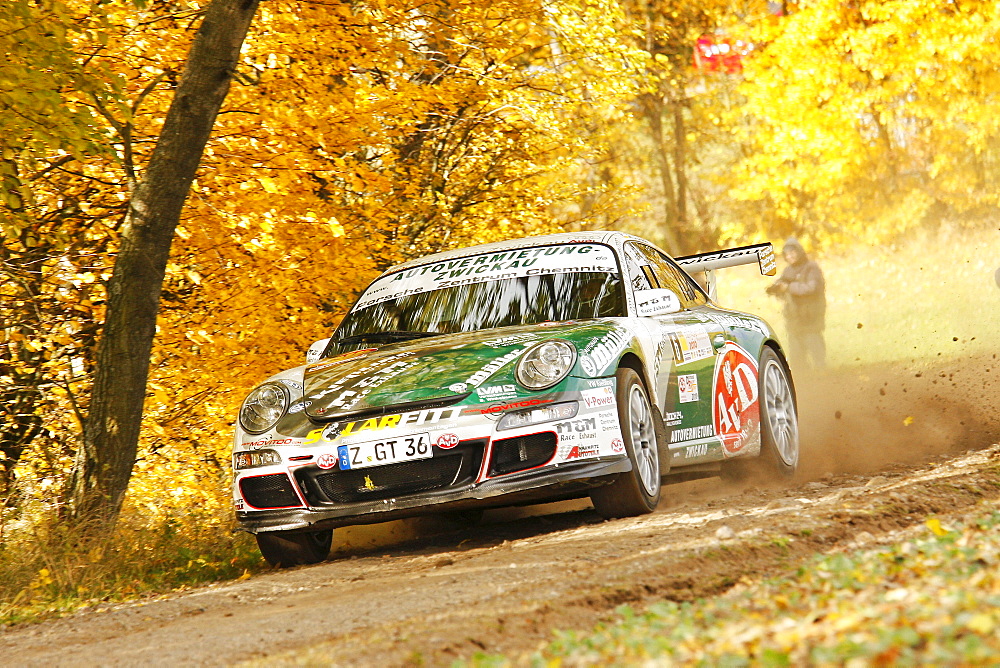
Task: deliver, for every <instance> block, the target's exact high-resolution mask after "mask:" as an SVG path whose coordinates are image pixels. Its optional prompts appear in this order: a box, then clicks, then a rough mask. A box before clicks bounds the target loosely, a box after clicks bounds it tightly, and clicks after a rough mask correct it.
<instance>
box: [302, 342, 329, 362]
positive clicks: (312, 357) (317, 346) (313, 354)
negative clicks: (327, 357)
mask: <svg viewBox="0 0 1000 668" xmlns="http://www.w3.org/2000/svg"><path fill="white" fill-rule="evenodd" d="M328 343H330V337H327V338H325V339H320V340H319V341H317V342H316V343H314V344H312V345H311V346H309V350H308V351H306V364H312V363H313V362H317V361H319V356H320V355H322V354H323V351H324V350H326V344H328Z"/></svg>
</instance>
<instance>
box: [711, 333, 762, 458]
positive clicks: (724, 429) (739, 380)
mask: <svg viewBox="0 0 1000 668" xmlns="http://www.w3.org/2000/svg"><path fill="white" fill-rule="evenodd" d="M757 395H758V391H757V361H756V360H755V359H754V358H753V357H752V356H751V355H750V354H749V353H747V352H746V351H745V350H743V348H741V347H740V346H739V345H737V344H735V343H733V342H732V341H728V342H726V344H725V345H724V346H723V347H722V349H721V350H720V351H719V356H718V357H716V359H715V378H714V379H713V381H712V420H713V422H714V423H715V433H716V434H717V435H718V436H719V438H720V439H722V445H723V447H725V449H726V451H727V452H730V453H736V452H739V451H740V450H742V449H743V448H744V447H745V446H746V444H747V441H749V440H750V438H751V437H752V435H753V434H756V433H757V431H758V430H759V428H760V402H759V401H758V400H757V399H758V396H757Z"/></svg>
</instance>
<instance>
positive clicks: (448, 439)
mask: <svg viewBox="0 0 1000 668" xmlns="http://www.w3.org/2000/svg"><path fill="white" fill-rule="evenodd" d="M434 445H436V446H438V447H439V448H444V449H445V450H450V449H451V448H454V447H455V446H456V445H458V436H456V435H455V434H441V435H440V436H438V439H437V441H436V442H435V443H434Z"/></svg>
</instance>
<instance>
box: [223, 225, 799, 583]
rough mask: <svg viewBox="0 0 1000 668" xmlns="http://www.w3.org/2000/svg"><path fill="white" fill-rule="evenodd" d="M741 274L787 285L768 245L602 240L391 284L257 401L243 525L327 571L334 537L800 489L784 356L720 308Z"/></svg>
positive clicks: (752, 319) (554, 242)
mask: <svg viewBox="0 0 1000 668" xmlns="http://www.w3.org/2000/svg"><path fill="white" fill-rule="evenodd" d="M748 262H758V263H759V264H760V268H761V271H762V273H768V274H771V273H773V272H774V267H775V263H774V255H773V252H772V250H771V245H770V244H758V245H756V246H747V247H743V248H738V249H733V250H728V251H719V252H716V253H706V254H703V255H696V256H688V257H685V258H678V259H677V260H674V259H671V258H670V257H669V256H667V255H666V254H665V253H663V252H662V251H660V250H658V249H657V248H656V247H655V246H653V245H652V244H650V243H649V242H647V241H644V240H643V239H640V238H637V237H634V236H630V235H627V234H624V233H621V232H592V233H568V234H556V235H549V236H540V237H531V238H525V239H519V240H516V241H509V242H502V243H493V244H486V245H482V246H475V247H471V248H465V249H461V250H455V251H449V252H446V253H439V254H436V255H431V256H428V257H424V258H421V259H418V260H412V261H410V262H406V263H404V264H401V265H399V266H396V267H393V268H391V269H389V270H388V271H386V272H385V273H384V274H382V275H381V276H380V277H379V278H378V279H377V280H375V281H374V282H373V283H372V284H371V285H370V286H369V287H368V289H367V290H365V291H364V293H363V294H362V295H361V297H360V298H359V299H358V301H357V303H356V304H355V305H354V307H353V308H352V309H351V310H350V312H349V313H348V314H347V315H346V316H345V317H344V319H343V321H342V322H341V324H340V326H339V327H338V328H337V330H336V331H335V332H334V333H333V336H332V337H331V338H329V339H324V340H323V341H319V342H317V343H316V344H314V345H313V347H312V348H311V349H310V351H309V353H308V355H307V363H306V364H305V365H303V366H299V367H296V368H294V369H289V370H288V371H284V372H282V373H279V374H277V375H275V376H273V377H271V378H269V379H267V380H266V381H265V382H264V383H262V384H261V385H259V386H257V387H256V388H255V389H254V390H253V391H252V392H251V393H250V394H249V396H248V397H247V398H246V400H244V402H243V405H242V407H241V408H240V414H239V419H238V420H237V427H236V433H235V438H234V443H233V469H234V473H235V478H234V484H233V501H234V504H235V508H236V516H237V518H238V520H239V522H240V525H241V527H242V528H244V529H245V530H247V531H250V532H252V533H254V534H255V535H256V537H257V542H258V545H259V546H260V549H261V552H262V553H263V555H264V557H265V558H266V559H267V560H268V561H269V562H270V563H272V564H281V565H284V566H291V565H298V564H306V563H315V562H318V561H321V560H323V559H325V558H326V556H327V555H328V554H329V550H330V546H331V540H332V535H333V529H334V528H335V527H338V526H346V525H352V524H365V523H374V522H382V521H387V520H390V519H398V518H401V517H410V516H415V515H426V514H438V513H440V514H463V513H464V514H466V515H469V514H475V513H476V512H478V511H481V510H482V509H484V508H488V507H497V506H507V505H516V504H526V503H536V502H546V501H553V500H560V499H570V498H579V497H586V496H589V497H590V499H591V500H592V501H593V504H594V507H595V509H596V510H597V512H599V513H600V514H602V515H604V516H606V517H623V516H632V515H639V514H642V513H648V512H651V511H652V510H653V509H654V508H655V507H656V505H657V503H658V501H659V499H660V487H661V484H662V483H664V482H670V481H680V480H690V479H692V478H698V477H706V476H713V475H728V474H732V475H740V474H743V473H745V472H746V471H747V470H748V469H751V468H760V469H762V470H763V471H764V472H765V473H767V474H769V475H774V476H790V475H792V474H793V473H794V472H795V469H796V466H797V464H798V457H799V445H798V427H797V417H796V406H795V394H794V389H793V385H792V380H791V376H790V374H789V371H788V366H787V364H786V363H785V358H784V355H783V353H782V349H781V346H780V345H779V343H778V341H777V340H776V338H775V334H774V332H773V330H772V329H771V327H770V326H768V324H767V323H766V322H764V321H763V320H762V319H760V318H758V317H756V316H753V315H750V314H747V313H743V312H740V311H734V310H729V309H723V308H720V307H719V306H717V305H716V304H715V303H714V301H713V299H712V297H711V296H710V294H711V293H712V292H713V291H714V287H713V286H714V274H713V272H714V270H715V269H717V268H721V267H726V266H733V265H736V264H743V263H748ZM692 276H697V277H698V278H699V279H700V280H699V281H696V280H694V279H693V278H692ZM703 286H705V287H703Z"/></svg>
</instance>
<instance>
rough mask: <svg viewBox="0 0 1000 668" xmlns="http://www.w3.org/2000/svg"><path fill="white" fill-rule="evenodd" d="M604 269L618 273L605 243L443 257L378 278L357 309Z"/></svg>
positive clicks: (612, 253) (610, 251)
mask: <svg viewBox="0 0 1000 668" xmlns="http://www.w3.org/2000/svg"><path fill="white" fill-rule="evenodd" d="M580 272H602V273H610V274H617V273H618V263H617V261H616V260H615V255H614V252H613V251H612V250H611V248H609V247H608V246H605V245H603V244H561V245H558V246H539V247H537V248H521V249H517V250H509V251H498V252H495V253H486V254H483V255H470V256H468V257H458V258H455V259H452V260H443V261H441V262H435V263H433V264H425V265H423V266H419V267H413V268H411V269H405V270H403V271H398V272H396V273H393V274H389V275H388V276H383V277H382V278H380V279H378V280H377V281H375V282H374V283H372V285H371V286H370V287H369V288H368V290H366V291H365V293H364V294H363V295H362V296H361V299H360V300H358V304H357V306H355V308H354V310H355V311H360V310H362V309H365V308H368V307H369V306H373V305H375V304H379V303H381V302H384V301H388V300H390V299H398V298H400V297H403V296H406V295H414V294H417V293H420V292H429V291H431V290H439V289H441V288H452V287H455V286H459V285H469V284H471V283H485V282H486V281H502V280H505V279H508V278H521V277H525V276H542V275H544V274H572V273H580Z"/></svg>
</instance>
